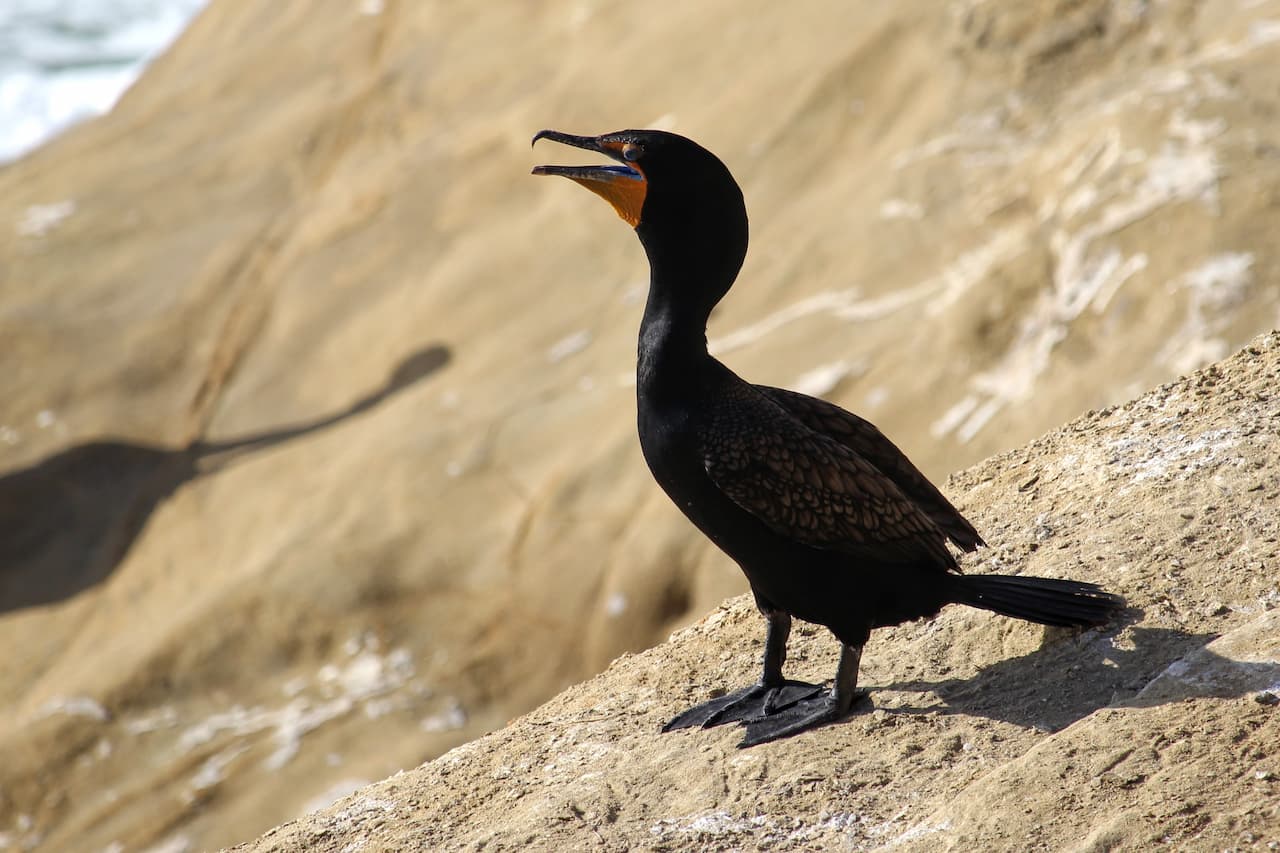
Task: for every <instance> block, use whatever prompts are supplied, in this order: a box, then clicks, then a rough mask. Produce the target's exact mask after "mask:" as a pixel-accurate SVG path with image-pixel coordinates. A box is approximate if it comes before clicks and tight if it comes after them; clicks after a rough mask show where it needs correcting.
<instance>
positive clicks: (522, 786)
mask: <svg viewBox="0 0 1280 853" xmlns="http://www.w3.org/2000/svg"><path fill="white" fill-rule="evenodd" d="M1278 424H1280V333H1273V334H1270V335H1268V336H1265V337H1262V338H1258V339H1257V340H1255V341H1254V342H1253V344H1252V345H1250V346H1249V347H1248V348H1246V349H1245V350H1244V351H1243V352H1241V353H1239V354H1237V355H1235V356H1233V357H1232V358H1231V359H1229V360H1227V361H1225V362H1223V363H1221V364H1218V365H1214V366H1212V367H1210V368H1207V369H1206V370H1204V371H1201V372H1199V373H1197V374H1195V375H1194V376H1191V377H1189V378H1187V379H1185V380H1182V381H1180V382H1177V383H1174V384H1170V385H1164V386H1161V387H1160V388H1158V389H1156V390H1155V391H1152V392H1151V393H1149V394H1146V395H1144V396H1143V397H1141V398H1139V399H1137V400H1135V401H1134V402H1132V403H1129V404H1127V405H1125V406H1122V407H1120V408H1118V409H1108V410H1105V411H1102V412H1096V413H1092V414H1089V415H1086V416H1085V417H1083V418H1081V419H1079V420H1076V421H1073V422H1072V423H1070V424H1068V425H1067V426H1066V427H1064V428H1062V429H1060V430H1057V431H1055V432H1053V433H1050V434H1049V435H1047V436H1045V437H1044V438H1041V439H1038V440H1036V441H1034V442H1032V443H1031V444H1029V445H1027V446H1026V447H1024V448H1021V449H1019V450H1015V451H1012V452H1009V453H1005V454H1001V455H999V456H996V457H994V458H993V459H990V460H988V461H987V462H984V463H983V464H981V465H979V466H977V467H975V468H971V469H969V470H967V471H965V472H963V473H961V474H960V475H958V476H956V477H955V478H953V479H952V480H951V481H950V483H949V487H950V489H951V491H952V492H953V494H955V495H956V496H957V497H958V499H959V504H960V506H961V507H962V508H963V509H964V510H965V511H966V512H967V513H968V514H969V516H970V518H972V519H974V520H975V521H976V522H977V524H978V526H979V528H980V529H983V530H985V531H988V532H989V534H990V535H989V539H990V541H991V543H992V547H991V548H989V549H983V550H981V551H979V552H977V553H976V554H975V555H972V556H971V557H968V558H966V560H965V562H964V568H965V570H966V571H969V572H987V571H999V572H1006V573H1027V574H1036V575H1047V576H1057V577H1072V578H1078V579H1087V580H1091V581H1096V582H1099V583H1102V584H1104V585H1105V586H1106V587H1107V588H1108V589H1111V590H1115V591H1117V592H1120V593H1122V594H1123V595H1125V596H1126V598H1127V599H1128V605H1129V606H1128V609H1127V610H1126V611H1125V613H1124V614H1123V616H1122V617H1121V618H1120V619H1119V620H1117V622H1116V623H1115V624H1114V625H1111V626H1108V627H1105V628H1100V629H1093V630H1088V631H1083V632H1074V631H1068V630H1064V629H1046V628H1041V627H1039V626H1034V625H1030V624H1028V623H1025V622H1016V621H1013V620H1009V619H1005V618H1002V617H998V616H992V615H990V614H986V613H980V612H976V611H973V610H969V609H966V608H961V607H951V608H948V609H947V610H945V611H944V612H943V614H942V615H940V616H939V617H938V618H937V619H936V620H934V621H932V622H927V623H913V624H908V625H903V626H899V627H897V628H893V629H890V630H884V631H879V632H876V633H875V634H873V636H872V640H871V643H870V644H869V645H868V647H867V653H866V654H865V655H864V657H863V673H864V678H863V682H862V683H863V684H864V685H866V686H868V687H869V688H870V689H871V695H872V705H873V706H872V707H866V706H864V707H863V708H862V709H860V710H859V711H857V712H856V713H855V714H854V715H853V716H851V717H850V718H849V719H847V720H845V721H844V722H841V723H838V724H835V725H831V726H827V727H825V728H822V729H820V730H817V731H814V732H808V733H805V734H802V735H799V736H796V737H794V738H791V739H788V740H784V741H778V742H774V743H770V744H765V745H763V746H758V747H754V748H751V749H748V750H738V749H736V748H735V744H736V742H737V741H738V740H739V738H740V731H738V730H736V729H734V728H733V727H727V728H719V729H712V730H706V731H703V730H694V731H688V730H685V731H681V732H674V733H670V734H660V733H659V731H658V729H659V728H660V726H661V725H662V723H663V722H664V721H665V720H667V719H668V718H670V717H671V716H672V715H673V714H674V713H675V712H676V711H678V710H680V709H681V708H682V707H683V706H685V705H687V704H689V703H691V702H693V701H697V700H699V699H701V698H704V697H706V696H709V695H712V694H713V693H714V692H715V691H719V690H722V689H724V688H725V687H726V686H731V685H738V684H741V683H744V682H746V681H747V680H748V679H751V678H753V677H754V676H755V675H756V674H757V672H756V657H757V655H758V653H759V651H760V639H761V633H762V632H761V621H762V620H761V619H760V617H759V616H758V614H756V613H755V612H754V608H753V605H752V602H751V600H750V598H749V597H748V596H741V597H738V598H735V599H733V600H731V601H729V602H727V603H726V604H724V605H723V606H721V607H720V608H719V609H717V610H716V611H715V612H713V613H712V614H711V615H709V616H707V617H706V618H704V619H702V620H701V621H699V622H698V623H697V624H695V625H693V626H692V627H690V628H687V629H684V630H682V631H679V632H677V633H676V634H674V635H673V636H672V637H671V639H670V640H669V641H668V642H667V643H665V644H663V645H661V646H658V647H656V648H654V649H650V650H649V651H647V652H644V653H642V654H639V655H626V656H623V657H622V658H620V659H619V660H617V661H615V662H614V663H613V664H612V665H611V666H610V667H609V669H608V670H606V671H605V672H604V674H602V675H599V676H597V677H595V678H593V679H590V680H589V681H587V682H585V683H583V684H579V685H577V686H575V687H572V688H570V689H569V690H566V691H565V692H564V693H562V694H560V695H559V696H557V697H556V698H555V699H553V700H551V701H550V702H548V703H547V704H545V705H543V706H542V707H541V708H539V709H537V710H536V711H534V712H532V713H530V714H528V715H526V716H524V717H521V718H520V719H518V720H516V721H514V722H512V723H511V724H510V725H508V726H506V727H505V728H503V729H501V730H500V731H497V732H495V733H493V734H489V735H486V736H485V737H482V738H480V739H479V740H476V741H473V742H471V743H468V744H466V745H464V746H460V747H458V748H456V749H454V750H452V751H450V752H448V753H446V754H445V755H444V756H442V757H440V758H438V759H436V760H435V761H432V762H429V763H427V764H425V765H423V766H421V767H418V768H415V769H413V770H410V771H408V772H405V773H400V774H397V775H396V776H393V777H391V778H390V779H387V780H386V781H383V782H380V783H378V784H376V785H371V786H369V787H367V788H364V789H362V790H360V791H358V792H356V793H354V794H353V795H351V796H349V797H347V798H345V799H343V800H340V801H339V802H337V803H336V804H334V805H332V806H330V807H329V808H326V809H323V810H321V811H319V812H317V813H315V814H311V815H307V816H306V817H304V818H301V819H300V820H298V821H295V822H293V823H290V824H286V825H285V826H282V827H280V828H278V829H276V830H273V831H271V832H269V833H267V834H266V835H264V836H263V837H262V838H260V839H259V840H258V841H256V842H254V843H252V844H247V845H244V846H242V847H237V848H236V849H237V850H244V851H256V853H283V851H302V850H317V851H339V850H417V849H432V850H525V849H532V850H689V849H698V850H738V849H742V850H754V849H768V850H814V849H823V850H870V849H887V848H893V849H902V850H922V851H923V850H1080V851H1086V850H1111V849H1122V850H1149V849H1161V848H1163V847H1168V849H1175V850H1229V849H1230V850H1251V849H1257V850H1270V849H1275V848H1276V846H1277V845H1280V790H1278V789H1277V786H1280V585H1278V581H1277V578H1276V574H1275V572H1274V566H1275V565H1276V561H1277V559H1278V558H1280V461H1278V460H1280V431H1278V428H1277V425H1278ZM835 656H836V643H835V642H834V640H833V639H832V638H831V637H830V636H829V635H827V633H826V632H825V630H816V629H812V628H811V627H809V628H806V629H804V630H801V631H800V632H799V636H798V637H797V642H795V652H794V655H793V657H794V661H793V663H792V669H793V671H796V672H800V673H803V674H804V675H805V676H808V677H812V678H822V677H823V676H824V675H825V674H827V673H829V672H830V671H831V668H832V667H834V665H835Z"/></svg>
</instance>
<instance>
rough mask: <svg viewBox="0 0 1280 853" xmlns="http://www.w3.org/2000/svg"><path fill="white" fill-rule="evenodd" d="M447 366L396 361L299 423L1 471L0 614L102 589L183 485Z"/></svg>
mask: <svg viewBox="0 0 1280 853" xmlns="http://www.w3.org/2000/svg"><path fill="white" fill-rule="evenodd" d="M449 359H450V352H449V349H448V348H447V347H444V346H442V345H439V344H436V345H432V346H428V347H425V348H423V349H421V350H419V351H417V352H415V353H414V354H412V355H411V356H409V357H408V358H406V359H404V360H403V361H401V362H400V364H399V365H398V366H397V367H396V369H395V370H394V371H393V372H392V374H391V376H390V377H388V379H387V381H386V382H385V383H383V384H382V386H381V387H379V388H377V389H375V390H374V391H372V392H370V393H368V394H365V395H364V396H363V397H361V398H360V399H358V400H356V401H355V402H353V403H352V404H351V405H349V406H347V407H346V408H344V409H342V410H340V411H337V412H334V413H333V414H330V415H326V416H324V417H321V418H317V419H315V420H312V421H307V422H305V423H301V424H295V425H293V426H288V427H284V428H281V429H276V430H270V431H267V432H262V433H257V434H254V435H250V436H245V437H243V438H237V439H231V440H228V441H220V442H206V441H195V442H192V443H191V444H189V445H187V446H185V447H178V448H165V447H159V446H152V445H143V444H130V443H126V442H117V441H95V442H90V443H87V444H81V445H78V446H76V447H71V448H69V449H67V450H64V451H61V452H59V453H56V454H54V455H53V456H50V457H47V458H46V459H43V460H41V461H39V462H37V463H35V464H33V465H31V466H29V467H26V468H20V469H18V470H15V471H10V472H7V473H4V474H0V613H5V612H8V611H11V610H19V609H23V608H27V607H34V606H37V605H42V604H50V603H53V602H56V601H61V600H63V599H66V598H70V597H71V596H74V595H76V594H77V593H79V592H82V591H83V590H85V589H88V588H90V587H92V586H94V585H96V584H98V583H101V582H102V581H103V580H105V579H106V578H107V577H109V576H110V575H111V573H112V572H113V571H114V570H115V569H116V567H117V566H118V565H119V563H120V561H121V560H122V559H123V558H124V556H125V555H126V554H127V553H128V551H129V548H130V547H131V546H132V544H133V541H134V539H135V538H136V537H137V535H138V533H139V532H140V531H141V530H142V528H143V527H144V526H145V524H146V521H147V519H148V518H149V517H150V515H151V513H152V512H153V511H154V510H155V508H156V507H157V506H158V505H159V504H160V502H161V501H163V500H164V499H165V498H166V497H168V496H169V495H171V494H173V492H175V491H176V490H177V489H178V488H180V487H181V486H182V485H183V484H185V483H187V482H188V481H190V480H193V479H195V478H196V477H199V476H201V475H202V474H208V473H212V472H214V471H217V470H219V469H221V468H222V467H224V466H226V465H228V464H231V463H232V462H234V461H235V460H236V459H239V458H240V457H242V456H244V455H245V454H248V453H253V452H255V451H258V450H262V449H265V448H268V447H272V446H275V445H279V444H281V443H283V442H286V441H290V440H292V439H296V438H300V437H302V436H305V435H308V434H309V433H313V432H316V431H317V430H321V429H324V428H325V427H329V426H333V425H335V424H337V423H339V422H341V421H344V420H346V419H348V418H351V417H354V416H355V415H358V414H360V413H362V412H366V411H368V410H369V409H372V408H373V407H374V406H377V405H378V404H379V403H382V402H383V401H385V400H386V399H388V398H389V397H391V396H393V395H394V394H396V393H398V392H399V391H401V390H403V389H405V388H407V387H408V386H410V385H412V384H414V383H415V382H418V381H419V380H421V379H424V378H426V377H427V376H430V375H431V374H432V373H435V372H436V371H438V370H440V369H441V368H443V367H444V366H445V365H446V364H448V363H449Z"/></svg>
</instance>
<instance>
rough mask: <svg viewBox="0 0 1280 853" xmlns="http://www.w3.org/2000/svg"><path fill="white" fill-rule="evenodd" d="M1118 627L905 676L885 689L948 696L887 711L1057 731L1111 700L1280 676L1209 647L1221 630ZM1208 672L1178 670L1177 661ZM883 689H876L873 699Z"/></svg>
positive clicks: (1232, 693)
mask: <svg viewBox="0 0 1280 853" xmlns="http://www.w3.org/2000/svg"><path fill="white" fill-rule="evenodd" d="M1114 633H1115V632H1114V631H1111V632H1108V634H1107V635H1102V636H1099V635H1098V634H1096V633H1094V632H1089V633H1088V634H1085V635H1081V637H1080V638H1078V639H1076V640H1067V641H1059V642H1050V643H1048V644H1046V645H1044V646H1042V647H1041V648H1039V649H1036V650H1035V651H1033V652H1030V653H1028V654H1025V655H1021V656H1019V657H1016V658H1009V659H1008V660H1003V661H1000V662H999V663H995V664H992V665H990V666H987V667H985V668H983V669H982V670H981V671H979V672H978V673H977V674H976V675H973V676H970V677H968V678H952V679H944V680H939V681H923V680H913V681H900V682H894V683H891V684H886V685H882V686H880V687H879V688H878V690H880V691H885V692H888V691H909V692H929V693H932V694H934V696H936V697H937V698H938V699H939V700H940V701H941V703H942V707H941V708H939V707H938V706H937V705H928V706H923V705H913V704H911V703H901V704H899V703H897V702H893V701H892V700H890V699H889V698H888V697H885V700H884V701H883V704H881V703H877V707H881V708H883V710H885V711H886V712H888V713H891V714H893V713H923V712H928V711H935V712H936V711H939V710H941V712H942V713H945V714H964V715H967V716H973V717H985V718H987V719H991V720H1000V721H1003V722H1008V723H1013V724H1014V725H1018V726H1023V727H1026V728H1034V729H1037V730H1039V731H1044V732H1053V731H1058V730H1060V729H1062V728H1065V727H1066V726H1069V725H1071V724H1072V723H1074V722H1076V721H1077V720H1080V719H1082V718H1084V717H1086V716H1088V715H1089V714H1091V713H1093V712H1094V711H1096V710H1098V709H1100V708H1103V707H1106V706H1122V707H1150V706H1154V705H1163V704H1167V703H1169V702H1176V701H1180V700H1182V699H1186V698H1191V697H1197V696H1200V697H1208V696H1212V697H1219V698H1231V697H1239V696H1243V695H1246V694H1249V693H1254V692H1257V691H1263V690H1266V689H1267V688H1268V687H1269V686H1274V685H1275V684H1277V683H1280V663H1269V662H1268V663H1253V664H1243V663H1241V662H1239V661H1234V660H1229V659H1227V658H1223V657H1221V656H1219V655H1216V654H1214V653H1213V652H1211V651H1209V650H1208V649H1206V648H1205V646H1206V645H1208V644H1209V643H1210V642H1211V641H1213V640H1215V639H1217V635H1216V634H1192V633H1188V632H1185V631H1178V630H1173V629H1168V628H1140V627H1135V628H1133V629H1132V631H1131V632H1130V633H1129V636H1128V640H1129V641H1127V642H1125V643H1124V644H1123V645H1119V644H1115V643H1110V642H1108V638H1109V637H1111V636H1114ZM1180 661H1186V662H1188V663H1184V664H1182V666H1183V667H1184V668H1185V667H1187V666H1193V667H1194V669H1195V671H1196V672H1198V673H1214V674H1215V675H1213V676H1209V677H1191V678H1186V679H1182V678H1179V677H1177V676H1176V672H1177V670H1178V669H1179V666H1178V664H1179V662H1180ZM876 692H877V688H872V691H871V696H872V699H873V700H874V699H875V695H876Z"/></svg>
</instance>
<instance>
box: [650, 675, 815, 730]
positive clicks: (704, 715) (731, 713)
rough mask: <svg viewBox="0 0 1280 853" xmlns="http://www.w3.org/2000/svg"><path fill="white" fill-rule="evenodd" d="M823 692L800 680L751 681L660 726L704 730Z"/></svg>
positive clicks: (783, 707)
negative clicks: (772, 682)
mask: <svg viewBox="0 0 1280 853" xmlns="http://www.w3.org/2000/svg"><path fill="white" fill-rule="evenodd" d="M825 693H826V691H825V690H824V689H823V687H822V686H821V685H818V684H809V683H807V682H804V681H784V682H782V683H781V684H778V685H774V686H772V687H766V686H764V685H763V684H753V685H751V686H750V687H744V688H742V689H741V690H735V691H733V692H732V693H727V694H725V695H724V696H721V697H719V698H718V699H712V700H711V701H709V702H703V703H702V704H701V705H695V706H693V707H692V708H690V709H688V710H687V711H683V712H681V713H680V714H677V715H676V716H675V717H674V718H673V719H672V720H671V722H669V723H667V724H666V725H665V726H663V727H662V730H663V731H664V732H669V731H674V730H675V729H688V728H692V727H694V726H701V727H702V728H704V729H705V728H710V727H711V726H720V725H724V724H725V723H739V722H747V721H749V720H755V719H761V718H766V719H767V718H768V717H770V716H773V715H775V714H779V713H781V712H783V711H785V710H786V709H788V708H791V707H792V706H794V705H795V704H796V703H798V702H804V701H805V700H809V699H812V698H814V697H816V696H820V695H822V694H825Z"/></svg>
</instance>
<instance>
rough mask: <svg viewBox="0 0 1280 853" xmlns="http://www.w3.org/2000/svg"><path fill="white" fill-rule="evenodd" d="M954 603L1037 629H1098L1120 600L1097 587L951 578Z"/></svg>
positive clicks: (1077, 583)
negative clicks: (1039, 626) (1085, 626)
mask: <svg viewBox="0 0 1280 853" xmlns="http://www.w3.org/2000/svg"><path fill="white" fill-rule="evenodd" d="M955 582H956V594H955V601H956V602H957V603H959V604H967V605H969V606H970V607H979V608H981V609H983V610H990V611H992V612H993V613H999V614H1001V615H1003V616H1012V617H1014V618H1015V619H1026V620H1027V621H1028V622H1038V623H1039V624H1041V625H1060V626H1063V627H1070V626H1077V625H1101V624H1102V623H1104V622H1106V621H1107V620H1108V619H1110V618H1111V616H1112V615H1113V614H1114V613H1115V612H1116V611H1117V610H1119V609H1120V608H1121V607H1123V606H1124V599H1123V598H1121V597H1120V596H1118V595H1113V594H1111V593H1109V592H1107V591H1105V590H1104V589H1103V588H1102V587H1100V586H1098V585H1097V584H1092V583H1085V582H1084V581H1069V580H1057V579H1055V578H1029V577H1017V576H1011V575H962V576H960V577H956V578H955Z"/></svg>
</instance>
